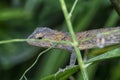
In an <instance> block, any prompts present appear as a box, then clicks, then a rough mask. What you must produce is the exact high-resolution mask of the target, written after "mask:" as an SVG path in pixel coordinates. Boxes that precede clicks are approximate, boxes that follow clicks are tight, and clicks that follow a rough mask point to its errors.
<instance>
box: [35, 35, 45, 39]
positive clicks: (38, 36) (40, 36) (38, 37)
mask: <svg viewBox="0 0 120 80" xmlns="http://www.w3.org/2000/svg"><path fill="white" fill-rule="evenodd" d="M35 38H36V39H42V38H43V35H42V34H36V36H35Z"/></svg>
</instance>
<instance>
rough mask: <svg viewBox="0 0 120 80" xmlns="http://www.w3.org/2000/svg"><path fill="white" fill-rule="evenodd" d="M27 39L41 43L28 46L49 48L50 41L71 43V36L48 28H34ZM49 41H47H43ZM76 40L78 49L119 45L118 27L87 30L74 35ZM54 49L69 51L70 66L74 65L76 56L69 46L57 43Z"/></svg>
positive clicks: (32, 42)
mask: <svg viewBox="0 0 120 80" xmlns="http://www.w3.org/2000/svg"><path fill="white" fill-rule="evenodd" d="M28 39H38V40H43V41H35V40H34V41H31V40H28V41H27V42H28V43H29V44H30V45H33V46H38V47H45V48H49V47H51V46H53V43H52V42H51V41H50V40H55V41H72V39H71V36H70V34H69V33H68V32H60V31H57V30H52V29H50V28H46V27H44V28H41V27H40V28H36V29H35V30H34V32H33V33H32V34H31V35H30V36H29V37H28ZM44 39H49V40H44ZM76 40H77V41H78V42H79V46H78V47H79V49H80V50H84V49H91V48H95V47H100V48H102V47H104V46H108V45H113V44H119V43H120V27H115V28H102V29H95V30H88V31H84V32H78V33H76ZM54 48H59V49H65V50H68V51H70V52H71V53H72V54H71V59H70V65H74V64H75V61H76V56H75V52H74V48H73V47H72V45H70V44H62V43H58V44H56V45H55V46H54Z"/></svg>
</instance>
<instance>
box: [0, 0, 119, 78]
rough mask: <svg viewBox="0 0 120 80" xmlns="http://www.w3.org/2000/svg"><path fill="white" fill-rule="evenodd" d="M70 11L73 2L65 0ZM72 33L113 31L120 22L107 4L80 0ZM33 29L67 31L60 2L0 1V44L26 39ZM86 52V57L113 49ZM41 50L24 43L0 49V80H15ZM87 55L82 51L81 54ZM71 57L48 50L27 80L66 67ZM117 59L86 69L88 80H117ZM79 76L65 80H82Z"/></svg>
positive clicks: (91, 0)
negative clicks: (111, 29)
mask: <svg viewBox="0 0 120 80" xmlns="http://www.w3.org/2000/svg"><path fill="white" fill-rule="evenodd" d="M65 1H66V5H67V8H68V11H70V9H71V7H72V5H73V2H74V0H65ZM71 19H72V23H73V26H74V31H75V32H78V31H85V30H88V29H96V28H102V27H115V26H118V25H119V23H120V19H119V16H118V14H117V13H116V11H115V10H114V8H113V7H112V5H111V3H110V1H109V0H79V1H78V4H77V6H76V8H75V10H74V12H73V15H72V18H71ZM36 27H49V28H52V29H57V30H60V31H68V30H67V25H66V22H65V20H64V16H63V13H62V10H61V7H60V3H59V0H1V1H0V40H9V39H23V38H27V37H28V36H29V35H30V34H31V33H32V31H33V30H34V29H35V28H36ZM114 47H116V46H110V47H109V48H106V49H102V51H101V50H100V49H92V50H88V51H87V52H88V57H89V58H90V57H93V56H95V55H98V54H102V53H103V52H104V51H106V50H109V49H111V48H114ZM43 50H44V48H38V47H34V46H30V45H28V44H27V43H26V42H18V43H7V44H2V45H0V80H18V79H19V78H20V77H21V75H22V73H23V72H24V71H25V70H26V69H27V68H28V67H29V66H30V65H31V64H32V63H33V62H34V60H35V59H36V57H37V55H38V54H39V53H40V52H41V51H43ZM85 52H86V51H82V53H83V54H84V53H85ZM69 58H70V54H69V52H67V51H65V50H60V49H51V50H50V51H48V52H47V53H45V54H44V55H42V56H41V57H40V59H39V61H38V63H37V64H36V65H35V66H34V68H32V69H31V70H30V71H29V72H28V73H27V74H26V77H27V78H28V80H41V78H43V77H45V76H48V75H50V74H53V73H55V72H57V71H58V69H59V68H64V67H65V66H66V65H68V64H69ZM119 69H120V59H119V58H114V59H110V60H105V61H102V62H99V63H95V64H94V65H91V66H90V67H89V68H88V72H89V77H90V80H120V70H119ZM79 74H80V73H79V72H78V73H75V74H74V75H73V77H72V78H69V79H68V80H81V77H80V76H79Z"/></svg>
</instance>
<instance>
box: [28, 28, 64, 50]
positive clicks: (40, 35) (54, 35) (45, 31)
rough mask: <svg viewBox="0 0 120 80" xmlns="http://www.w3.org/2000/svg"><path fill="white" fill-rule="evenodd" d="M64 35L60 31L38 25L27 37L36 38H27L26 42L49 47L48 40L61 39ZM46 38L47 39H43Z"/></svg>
mask: <svg viewBox="0 0 120 80" xmlns="http://www.w3.org/2000/svg"><path fill="white" fill-rule="evenodd" d="M63 37H64V34H63V33H62V32H58V31H56V30H52V29H50V28H46V27H44V28H43V27H38V28H36V29H35V30H34V31H33V33H32V34H31V35H30V36H29V37H28V39H36V40H28V41H27V42H28V44H30V45H33V46H38V47H46V48H47V47H51V43H52V42H50V40H57V41H58V40H59V41H60V40H61V39H62V38H63ZM45 39H47V40H45ZM40 40H43V41H40Z"/></svg>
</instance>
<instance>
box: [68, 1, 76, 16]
mask: <svg viewBox="0 0 120 80" xmlns="http://www.w3.org/2000/svg"><path fill="white" fill-rule="evenodd" d="M77 2H78V0H75V2H74V4H73V6H72V8H71V11H70V13H69V17H71V16H72V13H73V11H74V9H75V6H76V4H77Z"/></svg>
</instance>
